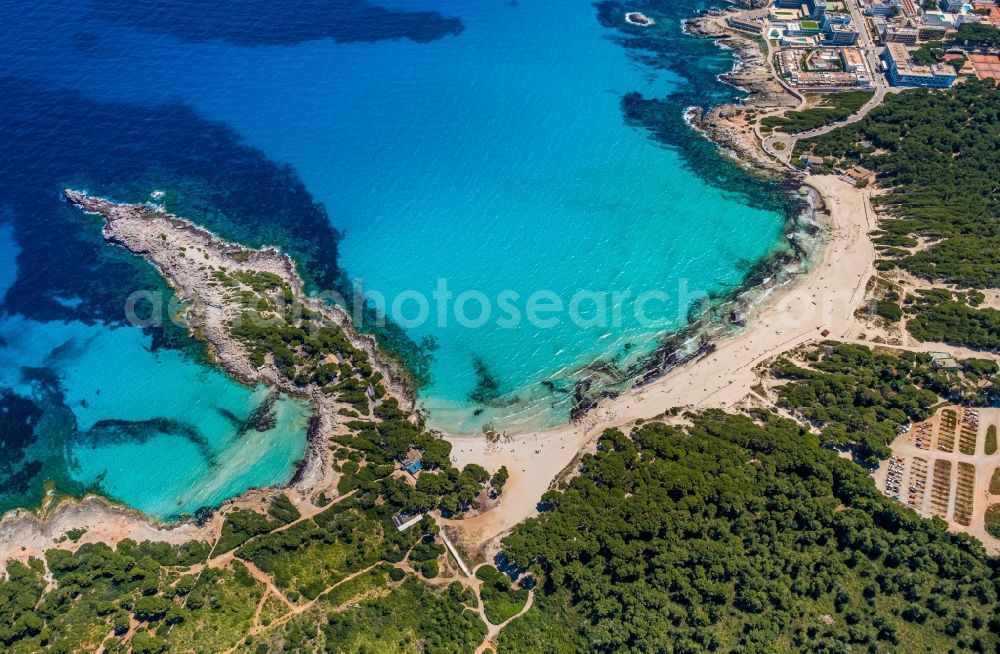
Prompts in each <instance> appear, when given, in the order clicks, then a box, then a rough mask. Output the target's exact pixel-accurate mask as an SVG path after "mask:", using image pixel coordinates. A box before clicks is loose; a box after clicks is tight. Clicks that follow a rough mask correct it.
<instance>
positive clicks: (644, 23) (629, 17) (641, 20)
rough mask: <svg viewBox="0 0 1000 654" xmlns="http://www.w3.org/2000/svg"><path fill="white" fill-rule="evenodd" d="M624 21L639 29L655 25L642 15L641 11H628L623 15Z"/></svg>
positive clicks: (650, 19) (653, 21) (651, 20)
mask: <svg viewBox="0 0 1000 654" xmlns="http://www.w3.org/2000/svg"><path fill="white" fill-rule="evenodd" d="M625 21H626V22H627V23H629V24H630V25H638V26H639V27H649V26H651V25H656V21H655V20H653V19H652V18H650V17H649V16H647V15H646V14H644V13H642V12H641V11H630V12H628V13H627V14H625Z"/></svg>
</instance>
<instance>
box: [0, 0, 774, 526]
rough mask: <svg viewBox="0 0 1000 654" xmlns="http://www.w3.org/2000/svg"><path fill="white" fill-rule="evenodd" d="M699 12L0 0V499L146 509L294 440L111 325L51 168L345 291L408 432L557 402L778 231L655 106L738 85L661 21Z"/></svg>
mask: <svg viewBox="0 0 1000 654" xmlns="http://www.w3.org/2000/svg"><path fill="white" fill-rule="evenodd" d="M706 6H708V5H707V4H705V3H703V2H700V1H695V2H683V3H682V2H680V1H679V0H637V1H636V2H633V3H629V4H627V5H626V4H621V3H618V2H599V3H596V4H591V3H589V2H582V1H580V0H546V1H545V2H541V1H540V0H477V1H475V2H472V1H469V0H406V1H404V0H377V1H373V2H366V1H364V0H304V1H301V2H296V3H275V2H272V1H269V0H264V1H258V0H243V1H239V2H237V1H235V0H233V1H220V2H203V1H200V0H170V1H166V0H132V1H125V0H114V1H113V0H73V1H70V0H37V1H35V2H30V3H26V2H14V1H12V0H0V7H2V9H0V13H2V16H3V20H2V21H0V102H2V105H3V111H2V112H0V144H2V152H3V156H2V157H0V252H2V256H0V296H2V297H3V305H2V310H3V311H2V315H0V386H2V391H0V452H2V456H0V508H10V507H13V506H36V505H37V504H38V503H39V501H40V499H41V497H42V494H43V493H44V492H46V490H50V491H52V492H60V493H71V494H80V493H83V492H87V491H97V492H101V493H103V494H105V495H108V496H110V497H112V498H115V499H118V500H120V501H122V502H125V503H127V504H129V505H131V506H135V507H137V508H139V509H141V510H143V511H145V512H147V513H148V514H150V515H153V516H156V517H159V518H164V519H170V518H173V517H175V516H178V515H182V514H190V513H193V512H194V511H195V510H196V509H198V508H199V507H202V506H212V505H215V504H218V503H219V502H220V501H222V500H224V499H226V498H228V497H232V496H234V495H236V494H238V493H239V492H241V491H243V490H244V489H246V488H248V487H250V486H259V485H265V484H274V483H282V482H284V481H287V479H288V478H289V477H290V476H291V474H292V472H293V470H294V466H295V463H296V461H297V460H298V459H299V458H300V457H301V456H302V453H303V450H304V445H305V431H306V423H307V421H308V417H309V414H308V407H306V406H303V405H302V404H301V403H299V402H297V401H294V400H292V399H289V398H284V397H278V398H275V397H271V396H270V394H269V392H268V390H267V389H265V388H256V389H249V388H245V387H243V386H240V385H239V384H237V383H235V382H233V381H232V380H230V379H228V378H227V377H226V376H225V375H224V374H222V373H221V372H219V371H217V370H215V369H213V368H212V367H210V366H209V365H207V364H206V363H205V361H204V357H203V354H204V353H203V351H202V348H201V345H200V344H199V343H197V342H195V341H194V340H193V339H191V338H189V337H188V336H187V334H186V333H185V330H184V329H183V328H182V327H178V326H175V325H171V324H166V325H163V326H162V327H152V328H146V329H140V328H137V327H133V326H131V325H129V324H127V321H126V320H125V312H124V305H125V301H126V299H127V298H128V296H129V294H131V293H132V292H133V291H136V290H140V289H145V290H151V291H155V292H160V293H163V294H164V296H168V295H169V292H168V290H167V289H166V288H165V287H164V285H163V283H162V281H161V280H160V279H159V277H158V276H157V275H156V273H155V272H154V271H153V270H152V269H151V268H150V267H149V266H148V265H146V264H145V263H144V262H143V261H141V260H139V259H137V258H136V257H133V256H131V255H129V254H128V253H126V252H124V251H122V250H120V249H116V248H114V247H112V246H110V245H107V244H105V243H104V242H103V240H102V238H101V235H100V224H99V222H98V221H96V220H95V219H94V218H93V217H91V216H85V215H82V214H80V213H78V212H76V211H75V210H73V209H72V208H70V207H68V206H66V205H65V204H63V203H62V202H61V201H60V199H59V190H60V189H61V188H64V187H65V186H73V187H78V188H84V189H87V190H89V191H91V192H94V193H100V194H104V195H107V196H110V197H112V198H114V199H118V200H122V201H141V200H144V199H146V198H148V197H149V194H150V193H151V192H152V191H154V190H160V191H163V192H164V193H165V194H166V199H165V204H166V205H167V208H168V209H169V210H171V211H173V212H175V213H178V214H182V215H185V216H187V217H190V218H192V219H193V220H195V221H197V222H199V223H201V224H204V225H205V226H207V227H209V228H210V229H213V230H215V231H217V232H219V233H221V234H222V235H223V236H225V237H228V238H232V239H235V240H239V241H241V242H244V243H247V244H249V245H264V244H272V245H277V246H279V247H281V248H282V249H284V250H285V251H287V252H289V253H290V254H292V256H293V257H295V259H296V260H297V262H298V263H299V265H300V269H301V271H302V273H303V275H304V277H305V278H306V279H307V282H308V283H309V286H310V288H311V289H312V290H313V291H315V292H320V291H325V290H333V291H337V292H338V293H339V294H342V295H344V296H349V291H350V290H351V289H354V288H357V289H360V291H359V292H365V293H368V303H367V305H366V306H367V308H368V311H367V313H365V314H364V319H365V320H366V321H368V322H371V324H368V323H367V322H366V324H367V326H368V327H369V328H371V329H377V331H378V333H379V335H380V338H381V339H382V341H383V343H384V344H386V345H387V347H391V348H392V349H394V350H395V351H396V352H398V353H400V354H401V355H402V356H404V357H406V358H407V360H408V361H410V363H411V366H412V368H413V370H414V371H415V373H416V374H417V376H418V377H420V378H421V379H422V380H424V382H425V385H424V387H423V388H422V389H421V391H420V398H421V402H422V404H423V406H424V407H425V408H426V409H428V410H429V412H430V423H431V424H432V426H434V427H437V428H440V429H445V430H449V431H452V432H455V433H475V432H477V431H479V430H481V429H482V428H483V427H484V425H487V424H489V425H492V426H494V427H496V428H498V429H512V430H513V429H525V428H527V427H535V426H546V425H553V424H558V423H560V422H563V421H565V420H567V419H568V415H569V411H570V408H571V406H572V403H573V391H574V389H576V388H578V386H579V384H580V383H581V381H582V380H603V381H605V382H608V383H613V382H615V381H617V380H619V379H620V378H621V376H622V375H623V374H624V371H626V370H628V369H629V367H630V366H631V365H632V364H634V363H635V362H636V361H638V360H641V359H642V357H643V356H644V355H647V354H649V353H650V352H651V351H652V350H653V349H654V348H655V347H656V346H657V345H658V344H659V343H660V342H661V339H662V337H663V336H664V335H665V334H668V333H670V332H671V331H673V330H676V329H678V328H680V327H683V326H684V325H685V323H686V321H687V315H688V309H689V306H690V305H691V304H692V303H693V302H694V301H695V300H696V299H697V298H698V297H699V296H704V295H712V296H715V295H719V294H723V293H726V292H729V291H732V290H733V289H735V288H737V287H739V286H740V285H741V284H743V283H744V282H745V281H746V280H747V275H748V274H749V272H750V271H751V269H752V268H753V267H754V265H755V264H756V263H758V262H759V261H761V260H762V259H764V258H766V257H768V256H769V255H770V254H772V253H773V252H774V251H775V249H776V248H779V247H781V246H782V241H783V238H782V234H783V231H784V229H785V226H786V219H787V217H788V212H789V211H791V210H792V202H791V200H790V199H789V197H788V196H787V194H785V193H784V192H783V191H781V190H780V189H779V188H778V187H777V186H776V185H775V184H773V183H769V182H762V181H760V180H757V179H755V178H753V177H752V176H750V175H748V174H746V173H745V172H743V171H741V170H740V169H739V168H737V167H736V166H735V165H733V163H732V162H731V161H729V160H728V159H726V158H725V157H724V156H722V155H720V154H719V153H718V152H716V150H715V148H714V147H713V146H712V145H711V144H710V143H708V142H707V141H706V140H705V139H703V138H702V137H701V136H700V135H699V134H697V133H696V132H695V131H694V130H692V129H691V128H690V127H688V126H687V125H686V124H685V122H684V120H683V114H684V110H685V109H686V108H687V107H688V106H691V105H698V106H703V107H706V106H712V105H715V104H719V103H721V102H726V101H732V100H734V99H736V98H738V95H739V91H738V90H737V89H734V88H733V87H730V86H728V85H725V84H723V83H722V82H720V81H719V80H718V79H717V75H718V74H720V73H722V72H725V71H727V70H729V69H730V68H731V67H732V65H733V60H732V57H731V56H730V54H729V53H728V52H726V51H725V50H722V49H720V48H718V47H716V46H715V45H714V44H713V43H711V42H709V41H704V40H699V39H694V38H691V37H688V36H685V35H684V34H683V33H682V31H681V21H682V19H684V18H687V17H690V16H693V15H694V13H695V12H696V11H697V10H698V9H701V8H704V7H706ZM634 9H642V10H643V11H646V12H647V13H648V14H649V15H650V16H652V17H654V19H655V20H656V21H657V24H656V25H655V26H653V27H650V28H636V27H629V26H628V25H626V24H625V22H624V14H625V12H626V11H628V10H634ZM381 311H384V312H385V313H388V314H389V318H390V320H389V322H388V323H387V324H386V325H385V326H383V327H379V326H378V325H377V324H376V323H377V322H378V321H377V320H374V318H376V317H377V316H378V315H379V313H380V312H381ZM268 411H269V412H271V413H273V414H274V417H275V420H274V421H273V424H274V427H273V428H271V429H269V430H267V431H265V432H258V431H255V430H254V429H253V428H252V426H251V422H252V421H251V420H250V418H251V416H252V415H253V414H254V413H255V412H258V413H259V412H268Z"/></svg>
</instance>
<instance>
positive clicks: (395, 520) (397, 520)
mask: <svg viewBox="0 0 1000 654" xmlns="http://www.w3.org/2000/svg"><path fill="white" fill-rule="evenodd" d="M423 519H424V515H423V514H422V513H412V512H410V511H400V512H399V513H397V514H396V515H394V516H392V524H394V525H396V529H397V530H398V531H406V530H407V529H409V528H410V527H412V526H413V525H415V524H417V523H418V522H420V521H421V520H423Z"/></svg>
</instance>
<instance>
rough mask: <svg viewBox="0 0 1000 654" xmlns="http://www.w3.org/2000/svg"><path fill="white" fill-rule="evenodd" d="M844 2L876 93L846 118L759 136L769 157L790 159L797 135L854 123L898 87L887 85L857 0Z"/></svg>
mask: <svg viewBox="0 0 1000 654" xmlns="http://www.w3.org/2000/svg"><path fill="white" fill-rule="evenodd" d="M846 4H847V8H848V10H849V11H850V13H851V19H852V20H853V21H854V24H855V25H857V27H858V31H859V32H860V34H861V36H860V39H859V40H860V47H861V51H862V52H863V53H864V56H865V59H866V60H867V61H868V65H869V67H870V68H871V73H872V79H873V81H874V82H875V94H874V95H873V96H872V97H871V99H870V100H868V102H866V103H865V104H864V106H862V107H861V109H859V110H858V111H857V112H856V113H854V114H852V115H851V116H849V117H848V118H846V119H845V120H842V121H839V122H836V123H833V124H831V125H825V126H823V127H818V128H816V129H812V130H809V131H808V132H801V133H799V134H795V135H793V136H787V135H781V134H777V133H776V134H773V135H771V136H769V137H767V138H764V139H762V144H763V147H764V151H765V152H767V153H768V154H769V155H771V156H772V157H774V158H776V159H778V160H779V161H782V162H784V163H786V164H787V163H789V161H790V159H791V156H792V151H793V150H794V149H795V143H796V142H797V141H798V140H799V139H804V138H812V137H814V136H822V135H823V134H826V133H828V132H832V131H833V130H835V129H838V128H840V127H843V126H844V125H850V124H851V123H856V122H858V121H859V120H861V119H862V118H864V117H865V116H867V115H868V112H870V111H871V110H872V109H874V108H875V107H877V106H879V105H880V104H882V101H883V100H884V99H885V94H886V93H895V92H898V91H899V89H894V88H892V87H890V86H889V84H888V82H887V81H886V79H885V75H883V74H882V73H880V72H878V65H879V58H878V54H879V49H878V47H876V46H875V44H874V43H873V42H872V36H871V33H870V32H869V31H868V26H867V25H866V23H865V17H864V16H862V15H861V10H860V8H859V7H858V3H857V1H856V0H848V1H847V2H846ZM769 49H770V48H769ZM768 59H769V60H770V56H769V57H768ZM772 70H773V69H772ZM759 125H760V123H759V122H758V129H759ZM758 136H760V132H759V131H758ZM776 143H780V144H781V145H783V146H784V148H783V149H777V150H776V149H775V148H774V145H775V144H776Z"/></svg>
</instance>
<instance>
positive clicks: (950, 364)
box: [928, 352, 962, 370]
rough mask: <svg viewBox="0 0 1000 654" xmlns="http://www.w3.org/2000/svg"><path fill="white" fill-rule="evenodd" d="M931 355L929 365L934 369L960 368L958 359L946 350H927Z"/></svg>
mask: <svg viewBox="0 0 1000 654" xmlns="http://www.w3.org/2000/svg"><path fill="white" fill-rule="evenodd" d="M928 354H930V355H931V367H932V368H934V369H935V370H958V369H959V368H961V367H962V366H961V364H959V362H958V359H956V358H955V357H953V356H951V355H950V354H948V353H947V352H928Z"/></svg>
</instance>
